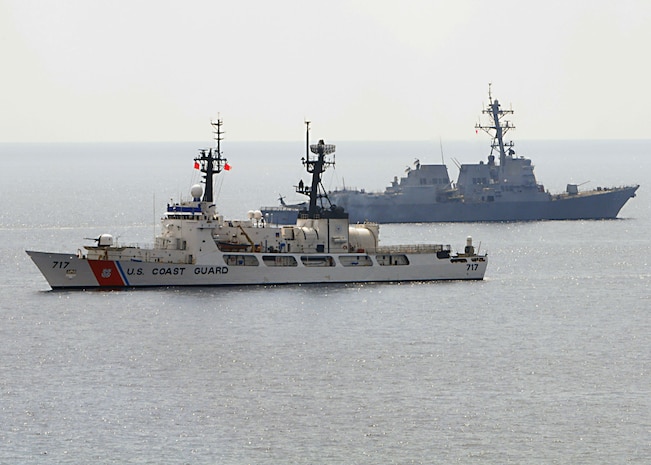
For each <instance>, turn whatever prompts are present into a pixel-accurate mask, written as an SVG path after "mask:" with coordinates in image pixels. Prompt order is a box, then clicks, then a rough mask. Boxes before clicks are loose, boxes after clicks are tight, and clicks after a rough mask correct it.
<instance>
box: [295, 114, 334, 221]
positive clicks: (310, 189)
mask: <svg viewBox="0 0 651 465" xmlns="http://www.w3.org/2000/svg"><path fill="white" fill-rule="evenodd" d="M334 152H335V146H334V145H333V144H326V143H324V142H323V140H320V141H319V143H318V144H312V145H310V122H309V121H306V122H305V156H304V157H303V158H301V161H302V162H303V166H305V169H306V170H307V172H308V173H310V174H312V182H311V184H310V186H306V185H304V184H303V181H302V180H301V181H300V182H299V183H298V186H297V187H296V192H297V193H299V194H303V195H307V196H309V198H310V204H309V208H308V210H307V214H308V217H309V218H312V219H316V218H320V217H321V216H322V213H323V207H322V206H321V205H317V201H318V200H319V199H321V198H326V199H327V198H328V195H327V194H326V193H325V189H324V188H323V185H322V184H321V175H322V174H323V173H324V172H325V170H326V168H327V167H328V166H330V165H334V164H335V162H334V161H328V160H326V158H325V156H326V155H330V154H332V153H334ZM310 153H312V154H315V155H316V157H313V156H311V155H310Z"/></svg>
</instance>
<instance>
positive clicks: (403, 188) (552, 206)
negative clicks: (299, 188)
mask: <svg viewBox="0 0 651 465" xmlns="http://www.w3.org/2000/svg"><path fill="white" fill-rule="evenodd" d="M488 97H489V104H488V105H487V107H486V108H485V109H484V110H483V113H484V114H486V115H488V117H489V121H490V123H489V124H487V125H482V124H481V123H479V124H477V126H476V128H477V130H480V129H481V130H483V131H485V132H486V133H488V134H489V135H490V136H491V137H492V139H493V140H492V144H491V152H490V155H489V156H488V160H487V162H483V161H481V162H479V163H476V164H462V165H460V166H459V177H458V179H457V182H456V184H453V183H452V182H451V180H450V177H449V175H448V169H447V166H446V165H444V164H420V163H419V162H418V160H417V161H416V163H415V164H414V168H413V169H411V168H410V169H409V170H408V172H407V175H406V176H404V177H401V178H400V179H398V177H396V178H394V181H393V182H392V183H391V185H390V186H389V187H387V188H386V189H385V191H384V192H375V193H374V192H367V191H365V190H358V189H342V190H334V191H331V192H329V193H328V199H329V201H330V202H331V203H332V204H333V205H336V206H338V207H342V208H344V209H345V210H346V211H347V212H348V214H349V218H350V220H351V221H352V222H363V221H367V220H369V221H374V222H377V223H420V222H473V221H535V220H582V219H609V218H616V217H617V215H618V213H619V211H620V210H621V208H622V207H623V206H624V204H625V203H626V202H627V201H628V199H630V198H632V197H635V191H636V190H637V189H638V187H639V186H638V185H632V186H624V187H606V188H602V187H597V188H596V189H591V190H583V189H579V185H577V184H568V185H567V189H566V191H565V192H563V193H559V194H552V193H550V192H548V191H546V190H545V188H544V187H543V185H542V184H539V183H538V181H537V180H536V176H535V175H534V167H533V165H532V163H531V160H530V159H528V158H524V157H521V156H516V154H515V151H514V149H513V142H512V141H509V142H507V141H505V140H504V136H505V134H506V133H507V132H508V131H509V130H510V129H513V128H514V126H513V125H512V124H511V122H510V121H507V120H506V119H505V116H506V115H508V114H512V113H513V110H504V109H502V108H501V106H500V103H499V102H498V100H497V99H495V100H493V97H492V95H491V91H490V87H489V92H488ZM496 155H497V156H496ZM296 208H297V206H287V205H283V206H281V207H271V208H263V209H262V212H263V214H265V215H266V216H267V218H268V220H269V221H271V222H276V223H286V222H289V223H291V222H293V221H295V218H296V214H297V210H296Z"/></svg>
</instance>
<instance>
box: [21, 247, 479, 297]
mask: <svg viewBox="0 0 651 465" xmlns="http://www.w3.org/2000/svg"><path fill="white" fill-rule="evenodd" d="M27 254H28V255H29V256H30V257H31V259H32V260H33V261H34V263H35V264H36V266H37V267H38V268H39V270H40V271H41V273H42V274H43V276H44V277H45V279H46V280H47V282H48V284H49V285H50V286H51V287H52V289H93V288H107V289H114V288H136V287H171V286H174V287H175V286H242V285H265V284H309V283H362V282H399V281H434V280H481V279H483V278H484V274H485V272H486V265H487V260H486V258H485V257H484V256H473V257H468V258H459V257H456V256H453V257H446V258H438V257H437V255H436V254H422V253H414V254H409V253H406V254H401V255H403V256H406V257H407V262H408V264H401V265H395V264H394V265H391V264H385V265H381V264H380V263H379V261H378V260H379V257H382V256H381V255H375V254H369V255H365V254H323V255H318V254H317V255H310V258H309V260H310V262H311V263H317V264H318V263H328V264H329V265H328V266H314V265H312V266H310V265H309V264H308V265H306V264H305V263H304V261H303V259H304V258H305V256H304V255H300V254H295V255H294V254H283V257H282V259H281V260H283V261H284V260H287V257H293V260H294V261H295V264H294V265H293V266H275V265H272V266H269V265H268V264H267V263H268V261H269V260H268V258H269V257H268V256H267V259H265V257H264V254H247V255H248V256H249V257H255V261H257V263H258V264H257V265H255V266H250V265H249V266H239V265H234V266H232V265H227V264H226V260H225V259H224V256H223V254H215V256H214V257H213V258H214V260H212V261H211V262H208V263H203V264H179V263H159V262H156V263H151V262H136V261H121V260H88V259H86V258H80V257H78V256H77V255H73V254H65V253H48V252H36V251H27ZM341 257H347V258H346V259H345V262H346V263H347V264H348V265H347V266H344V265H342V263H343V262H342V260H341ZM351 258H352V260H351ZM355 258H358V259H359V260H358V262H355ZM320 259H323V260H324V261H323V262H322V261H320ZM310 262H308V263H310ZM362 263H366V264H362Z"/></svg>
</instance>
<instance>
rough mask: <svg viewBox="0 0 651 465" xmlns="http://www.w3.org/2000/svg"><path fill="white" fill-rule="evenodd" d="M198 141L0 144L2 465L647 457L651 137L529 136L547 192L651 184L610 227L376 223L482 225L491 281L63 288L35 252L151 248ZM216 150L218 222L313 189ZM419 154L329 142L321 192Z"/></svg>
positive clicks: (253, 152)
mask: <svg viewBox="0 0 651 465" xmlns="http://www.w3.org/2000/svg"><path fill="white" fill-rule="evenodd" d="M327 142H336V141H327ZM204 145H205V146H206V147H208V146H210V143H208V144H192V143H189V144H188V143H174V144H55V145H28V144H22V145H21V144H3V145H0V152H1V154H0V168H1V171H0V183H1V184H0V189H1V193H2V198H3V199H4V205H5V206H4V208H3V209H2V211H0V238H1V240H0V247H1V252H0V322H1V326H0V340H1V341H2V344H1V345H0V463H3V464H4V463H7V464H14V463H23V464H29V463H57V464H61V463H71V464H78V463H120V464H123V463H152V464H154V463H155V464H160V463H169V464H186V463H187V464H204V463H206V464H207V463H210V464H214V463H223V464H262V463H264V464H304V463H305V464H307V463H310V464H312V463H318V464H344V463H345V464H377V463H394V464H410V463H424V464H430V463H464V464H465V463H475V464H504V463H514V464H541V463H550V464H552V463H553V464H598V463H599V464H600V463H603V464H614V463H618V464H624V463H627V464H648V463H649V460H650V457H651V341H650V339H649V337H650V335H651V265H650V257H651V239H650V238H649V236H650V235H651V202H650V199H649V187H650V186H651V141H605V142H595V141H584V142H577V141H575V142H554V141H549V142H540V141H538V142H537V141H531V142H521V143H519V144H518V145H519V146H518V147H517V148H519V149H520V150H521V151H522V154H523V155H526V156H528V157H531V158H532V159H533V161H534V163H535V164H536V173H537V176H538V180H539V182H542V183H544V184H545V187H546V188H547V189H549V190H550V191H552V192H557V191H562V190H563V189H564V188H565V185H566V184H567V183H568V182H574V183H583V182H588V184H587V186H591V187H596V186H612V185H624V184H634V183H639V184H641V188H640V190H639V191H638V195H637V197H636V198H634V199H632V200H630V201H629V203H628V204H627V205H626V206H625V207H624V209H623V210H622V211H621V213H620V219H618V220H613V221H577V222H555V221H549V222H539V223H505V224H412V225H408V224H404V225H403V224H397V225H384V226H382V227H381V238H382V243H384V244H401V243H412V242H421V243H427V242H441V243H446V244H448V243H449V244H451V245H452V246H453V247H454V248H462V247H463V245H464V241H465V237H466V236H467V235H472V236H473V238H474V240H475V243H476V244H479V243H481V249H482V250H487V251H488V252H489V255H490V260H491V261H490V264H489V268H488V271H487V274H486V280H485V281H482V282H446V283H412V284H402V285H400V284H390V285H352V284H351V285H336V286H335V285H313V286H287V287H262V286H261V287H249V288H227V289H220V288H201V289H187V290H186V289H158V290H138V291H121V292H119V291H118V292H104V291H94V292H78V291H75V292H52V291H49V287H48V285H47V283H46V282H45V280H44V279H43V278H42V277H41V275H40V273H39V272H38V270H37V269H36V267H35V266H34V265H33V264H32V263H31V261H29V259H28V257H27V255H26V254H25V252H24V250H25V249H36V250H50V251H71V252H75V251H76V250H77V249H78V248H80V247H81V246H83V245H84V244H87V243H88V242H87V241H85V240H84V238H85V237H97V236H98V235H99V234H101V233H105V232H107V233H112V234H114V235H116V236H119V240H120V241H121V242H122V243H127V244H128V243H139V244H143V245H144V244H147V243H151V242H152V241H153V236H154V234H155V232H156V228H157V226H156V223H157V222H158V218H159V216H160V214H161V213H162V211H163V209H164V207H165V204H166V203H167V202H169V200H170V199H171V198H174V199H177V198H178V197H179V195H181V196H186V197H187V196H188V195H189V194H188V193H189V188H190V186H191V185H192V184H193V183H195V182H197V180H198V178H197V172H195V171H194V170H193V169H192V158H193V157H194V156H195V154H196V153H197V152H196V149H197V148H201V147H202V146H204ZM486 145H487V144H486V139H485V138H482V139H481V142H477V143H474V142H472V143H460V142H459V143H447V144H445V143H444V147H443V149H444V157H445V159H446V161H447V162H448V164H449V166H450V175H451V176H452V177H454V178H456V176H457V171H456V168H455V167H454V163H452V161H451V159H452V158H455V159H457V160H459V161H460V162H476V161H478V160H480V159H485V157H486V155H487V153H486V150H485V148H486ZM224 149H225V150H224V153H225V155H226V157H227V158H228V160H229V164H231V165H232V167H233V169H232V170H231V171H229V172H225V173H223V174H222V175H221V177H220V184H219V186H218V189H217V190H218V192H219V199H218V208H219V209H220V210H221V212H222V213H223V214H224V215H225V216H226V217H230V218H244V217H245V216H246V212H247V211H248V210H250V209H256V208H259V207H260V206H262V205H274V204H276V203H277V200H276V199H277V198H278V196H279V195H281V194H282V195H285V196H287V201H292V200H295V199H296V197H295V195H294V194H292V187H291V186H292V185H295V184H296V183H297V182H298V180H299V179H301V178H303V179H307V176H306V174H305V173H304V172H303V171H302V166H301V164H300V157H301V156H302V155H303V153H302V151H303V145H302V143H301V142H296V143H269V144H263V143H255V144H254V143H228V141H225V143H224ZM415 158H418V159H420V161H421V162H422V163H438V162H440V160H441V151H440V147H439V142H438V141H436V142H422V143H417V142H413V143H390V144H379V143H371V144H363V143H338V152H337V165H336V169H335V170H334V172H333V171H332V170H330V172H329V173H328V174H327V175H326V177H325V180H324V182H325V184H326V187H329V188H334V187H336V186H341V185H342V184H344V183H345V184H346V185H347V186H349V187H353V186H356V187H365V188H366V189H368V190H380V189H383V188H384V187H385V186H386V185H388V184H389V182H390V181H391V180H392V179H393V176H396V175H401V174H402V173H403V172H404V168H405V167H406V166H407V165H410V164H411V163H413V161H414V159H415Z"/></svg>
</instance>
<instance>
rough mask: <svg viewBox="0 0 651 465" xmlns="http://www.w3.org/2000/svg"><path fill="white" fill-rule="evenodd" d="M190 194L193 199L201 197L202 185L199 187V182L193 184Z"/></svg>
mask: <svg viewBox="0 0 651 465" xmlns="http://www.w3.org/2000/svg"><path fill="white" fill-rule="evenodd" d="M190 194H192V198H193V199H199V198H201V195H202V194H203V187H201V184H195V185H194V186H192V189H190Z"/></svg>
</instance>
